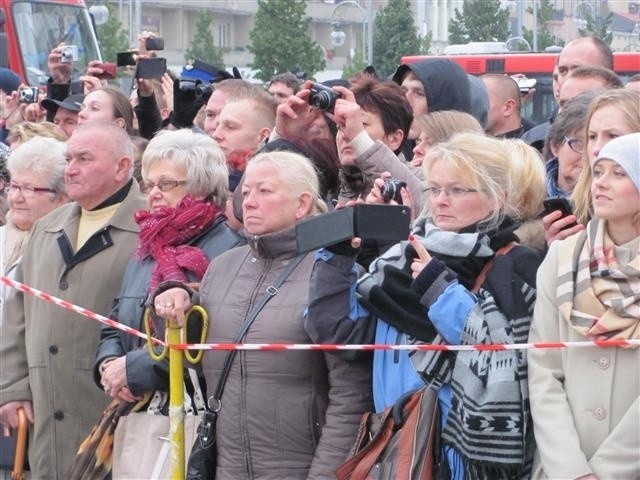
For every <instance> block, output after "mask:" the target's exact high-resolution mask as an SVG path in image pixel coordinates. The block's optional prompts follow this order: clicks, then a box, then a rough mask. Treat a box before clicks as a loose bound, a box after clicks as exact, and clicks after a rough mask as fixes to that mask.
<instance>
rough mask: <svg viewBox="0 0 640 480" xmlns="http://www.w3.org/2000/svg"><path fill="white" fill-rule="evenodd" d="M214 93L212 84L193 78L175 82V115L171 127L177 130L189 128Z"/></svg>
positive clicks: (172, 116)
mask: <svg viewBox="0 0 640 480" xmlns="http://www.w3.org/2000/svg"><path fill="white" fill-rule="evenodd" d="M211 92H213V86H212V85H211V84H210V83H203V82H202V81H201V80H195V79H192V78H189V79H185V78H179V79H176V80H174V81H173V113H172V114H171V125H173V126H174V127H177V128H189V127H191V126H192V125H193V119H194V118H195V116H196V115H197V113H198V110H200V107H202V105H204V103H205V102H206V101H207V99H208V98H209V96H211Z"/></svg>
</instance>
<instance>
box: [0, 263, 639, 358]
mask: <svg viewBox="0 0 640 480" xmlns="http://www.w3.org/2000/svg"><path fill="white" fill-rule="evenodd" d="M0 281H1V282H3V283H5V284H6V285H8V286H10V287H13V288H15V289H18V290H20V291H22V292H24V293H27V294H29V295H33V296H35V297H38V298H40V299H41V300H44V301H46V302H49V303H53V304H55V305H58V306H60V307H62V308H66V309H67V310H71V311H73V312H76V313H79V314H80V315H84V316H85V317H89V318H91V319H93V320H97V321H98V322H100V323H103V324H105V325H108V326H110V327H113V328H117V329H118V330H122V331H123V332H126V333H128V334H130V335H135V336H137V337H140V338H144V339H145V340H146V339H147V335H146V334H144V333H142V332H139V331H138V330H136V329H135V328H131V327H128V326H126V325H123V324H121V323H119V322H117V321H115V320H112V319H110V318H107V317H104V316H102V315H99V314H97V313H95V312H92V311H91V310H87V309H86V308H83V307H79V306H77V305H74V304H72V303H70V302H67V301H66V300H62V299H60V298H58V297H54V296H53V295H49V294H48V293H44V292H42V291H40V290H38V289H35V288H32V287H29V286H28V285H25V284H23V283H20V282H16V281H15V280H11V279H9V278H7V277H2V276H0ZM152 340H153V341H154V342H156V343H158V344H160V345H164V342H162V341H161V340H158V339H155V338H153V339H152ZM628 346H640V339H635V340H591V341H584V342H536V343H510V344H486V345H441V344H437V345H426V344H420V345H336V344H317V343H314V344H310V343H293V344H285V343H239V344H233V343H195V344H180V345H174V347H173V348H176V349H179V350H187V349H188V350H266V351H284V350H324V351H327V350H328V351H339V350H421V351H424V350H440V351H443V350H444V351H453V352H460V351H497V350H532V349H548V348H584V347H602V348H610V347H628Z"/></svg>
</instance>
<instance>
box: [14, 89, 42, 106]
mask: <svg viewBox="0 0 640 480" xmlns="http://www.w3.org/2000/svg"><path fill="white" fill-rule="evenodd" d="M39 95H40V90H38V87H22V88H21V89H19V90H18V102H20V103H37V102H38V96H39Z"/></svg>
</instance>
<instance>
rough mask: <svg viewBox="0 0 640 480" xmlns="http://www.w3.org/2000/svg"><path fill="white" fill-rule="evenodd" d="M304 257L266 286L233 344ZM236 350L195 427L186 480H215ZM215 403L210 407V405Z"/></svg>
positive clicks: (230, 351)
mask: <svg viewBox="0 0 640 480" xmlns="http://www.w3.org/2000/svg"><path fill="white" fill-rule="evenodd" d="M304 257H305V255H299V256H298V257H296V258H294V259H292V260H291V261H290V263H289V265H288V266H287V268H286V269H285V270H284V271H283V272H282V273H281V274H280V276H279V277H278V278H277V279H276V281H275V282H274V283H273V285H269V286H268V287H267V290H266V292H265V294H264V296H263V297H262V299H261V300H260V302H259V303H258V304H257V305H256V306H255V307H253V310H251V312H249V314H248V315H247V318H246V319H245V321H244V323H243V324H242V327H241V328H240V331H239V332H238V334H237V335H236V336H235V338H234V339H233V343H240V342H241V341H242V339H243V338H244V336H245V335H246V334H247V331H248V330H249V327H250V326H251V324H252V323H253V321H254V320H255V319H256V317H257V316H258V314H259V313H260V311H261V310H262V309H263V308H264V306H265V305H266V304H267V302H268V301H269V300H271V299H272V298H273V297H274V296H275V295H276V294H277V293H278V289H279V288H280V287H281V286H282V284H283V283H284V281H285V280H286V279H287V277H288V276H289V275H290V274H291V272H293V270H295V268H296V267H297V266H298V264H299V263H300V262H301V261H302V259H303V258H304ZM237 353H238V351H237V350H229V352H228V353H227V356H226V358H225V360H224V365H223V367H222V372H221V373H220V379H219V380H218V385H217V386H216V390H215V393H214V394H213V395H212V396H211V397H209V400H208V401H207V408H206V409H205V411H204V413H203V416H202V420H201V422H200V425H199V426H198V437H197V438H196V441H195V443H194V444H193V449H192V450H191V455H189V462H188V463H187V472H186V480H211V479H215V477H216V466H217V463H218V462H217V460H218V458H217V450H216V423H217V421H218V413H219V412H220V409H221V408H222V402H221V400H222V392H223V391H224V385H225V383H226V382H227V378H228V377H229V372H231V365H232V363H233V360H234V359H235V356H236V354H237ZM211 403H213V404H214V407H213V408H212V407H211V406H210V405H211Z"/></svg>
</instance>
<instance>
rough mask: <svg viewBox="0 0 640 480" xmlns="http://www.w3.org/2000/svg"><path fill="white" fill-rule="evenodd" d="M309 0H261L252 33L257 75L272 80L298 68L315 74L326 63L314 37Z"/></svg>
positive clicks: (250, 36) (252, 50)
mask: <svg viewBox="0 0 640 480" xmlns="http://www.w3.org/2000/svg"><path fill="white" fill-rule="evenodd" d="M306 7H307V2H306V1H305V0H258V11H257V13H256V17H255V23H254V25H253V29H252V30H251V32H250V33H249V39H250V40H251V45H249V47H248V49H249V51H250V52H251V53H253V55H254V59H253V64H252V65H251V67H252V68H254V69H256V70H258V73H257V74H256V77H257V78H259V79H260V80H262V81H263V82H268V81H269V80H270V79H271V77H273V76H274V75H276V74H278V73H282V72H288V71H292V70H294V69H296V68H298V69H299V70H301V71H302V72H304V73H305V75H306V76H307V77H312V76H313V75H315V74H316V72H319V71H320V70H324V68H325V66H326V63H325V61H324V55H323V53H322V49H321V48H320V45H318V44H317V43H316V42H314V41H313V40H311V37H310V36H309V24H310V23H311V18H310V17H307V16H306V15H305V11H306Z"/></svg>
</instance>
